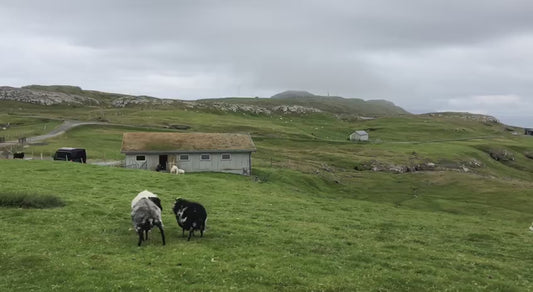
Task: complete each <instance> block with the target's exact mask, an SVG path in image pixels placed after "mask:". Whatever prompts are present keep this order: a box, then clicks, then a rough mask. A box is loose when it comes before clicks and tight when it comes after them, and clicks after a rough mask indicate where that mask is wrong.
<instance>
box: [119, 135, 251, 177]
mask: <svg viewBox="0 0 533 292" xmlns="http://www.w3.org/2000/svg"><path fill="white" fill-rule="evenodd" d="M255 151H256V148H255V145H254V142H253V141H252V138H251V137H250V135H247V134H228V133H161V132H157V133H154V132H132V133H124V135H123V137H122V149H121V153H124V154H126V167H128V168H139V169H150V170H156V169H157V170H163V171H168V170H169V169H170V168H171V167H172V166H173V165H176V166H177V167H179V168H180V169H183V170H185V172H201V171H215V172H229V173H236V174H244V175H250V174H251V172H252V152H255Z"/></svg>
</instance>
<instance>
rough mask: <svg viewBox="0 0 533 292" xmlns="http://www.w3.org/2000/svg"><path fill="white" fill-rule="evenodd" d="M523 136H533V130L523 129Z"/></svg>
mask: <svg viewBox="0 0 533 292" xmlns="http://www.w3.org/2000/svg"><path fill="white" fill-rule="evenodd" d="M524 134H525V135H530V136H533V128H525V129H524Z"/></svg>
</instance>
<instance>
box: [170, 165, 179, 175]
mask: <svg viewBox="0 0 533 292" xmlns="http://www.w3.org/2000/svg"><path fill="white" fill-rule="evenodd" d="M178 170H179V168H178V167H177V166H175V165H172V167H171V168H170V173H175V174H178Z"/></svg>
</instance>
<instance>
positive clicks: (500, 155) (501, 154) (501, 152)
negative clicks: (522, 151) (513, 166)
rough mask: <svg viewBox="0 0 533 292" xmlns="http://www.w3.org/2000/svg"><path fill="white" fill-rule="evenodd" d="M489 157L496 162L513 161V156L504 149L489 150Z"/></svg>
mask: <svg viewBox="0 0 533 292" xmlns="http://www.w3.org/2000/svg"><path fill="white" fill-rule="evenodd" d="M489 155H490V157H491V158H492V159H494V160H496V161H514V159H515V158H514V154H513V152H511V151H508V150H506V149H490V150H489Z"/></svg>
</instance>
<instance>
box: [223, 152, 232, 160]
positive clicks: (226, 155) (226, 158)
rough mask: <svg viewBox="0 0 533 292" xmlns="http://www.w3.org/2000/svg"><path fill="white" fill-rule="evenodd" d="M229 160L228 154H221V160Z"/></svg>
mask: <svg viewBox="0 0 533 292" xmlns="http://www.w3.org/2000/svg"><path fill="white" fill-rule="evenodd" d="M230 159H231V154H229V153H223V154H222V160H230Z"/></svg>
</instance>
